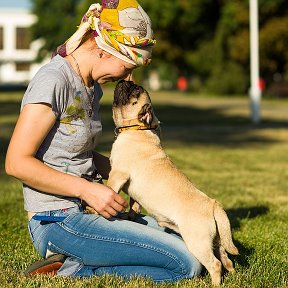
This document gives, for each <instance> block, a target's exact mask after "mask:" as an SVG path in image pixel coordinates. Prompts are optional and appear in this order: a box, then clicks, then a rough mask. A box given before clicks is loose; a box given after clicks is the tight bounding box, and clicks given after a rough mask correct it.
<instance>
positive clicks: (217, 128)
mask: <svg viewBox="0 0 288 288" xmlns="http://www.w3.org/2000/svg"><path fill="white" fill-rule="evenodd" d="M0 104H1V105H0V118H2V117H3V118H2V119H5V117H6V116H12V115H18V114H19V110H20V101H13V100H11V101H10V100H9V101H2V102H1V103H0ZM222 106H223V107H222ZM222 106H221V107H218V108H217V107H216V108H199V107H197V108H195V107H193V106H184V105H183V106H179V105H177V106H175V105H159V104H156V105H154V110H155V113H156V115H157V117H158V118H159V120H160V121H161V123H162V125H161V129H162V137H161V138H162V141H163V143H164V144H167V143H169V144H171V145H177V146H180V147H181V146H183V145H199V144H200V145H201V144H203V145H206V144H207V145H217V146H227V147H231V146H233V147H237V146H245V145H250V144H257V143H262V144H265V143H267V144H269V143H275V142H278V141H280V140H279V139H277V138H276V137H273V136H271V135H265V136H264V135H263V134H261V135H259V133H254V132H255V130H256V129H257V131H259V129H260V130H261V129H265V128H274V129H278V128H283V127H285V128H287V126H288V125H287V123H286V122H285V121H281V120H267V119H266V120H265V119H263V120H262V122H261V124H259V125H253V124H251V121H250V119H248V118H247V117H244V116H243V117H241V116H237V115H227V113H226V110H225V103H224V104H223V105H222ZM227 109H229V108H227ZM100 111H101V118H102V122H103V139H102V141H101V143H100V145H99V146H98V149H99V150H101V151H107V152H109V151H110V149H111V145H112V142H113V140H114V137H113V131H114V123H113V120H112V111H111V105H110V104H102V105H101V110H100ZM225 113H226V114H225ZM0 123H1V122H0ZM12 124H14V123H12ZM5 125H6V124H5ZM8 125H11V123H10V124H7V125H6V126H7V127H8ZM7 127H4V125H2V126H1V127H0V130H2V132H3V131H4V132H3V133H1V131H0V137H1V139H0V141H1V146H2V147H4V150H5V147H6V148H7V143H8V139H10V137H11V135H10V134H11V133H12V132H11V133H10V132H9V131H11V129H7ZM5 130H7V131H8V132H6V133H5ZM2 147H1V148H2ZM2 149H3V148H2Z"/></svg>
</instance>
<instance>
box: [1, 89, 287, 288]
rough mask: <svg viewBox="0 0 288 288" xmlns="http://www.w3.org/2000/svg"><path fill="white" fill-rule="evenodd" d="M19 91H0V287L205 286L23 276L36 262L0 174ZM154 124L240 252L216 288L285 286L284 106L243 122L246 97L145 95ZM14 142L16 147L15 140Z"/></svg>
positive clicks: (103, 147) (15, 194) (8, 182)
mask: <svg viewBox="0 0 288 288" xmlns="http://www.w3.org/2000/svg"><path fill="white" fill-rule="evenodd" d="M106 92H107V93H106V95H105V96H104V97H103V101H102V119H103V122H104V127H103V129H104V133H103V139H102V142H101V144H100V145H99V147H98V151H100V152H103V153H104V154H106V155H109V151H110V149H111V145H112V141H113V123H112V119H111V97H112V96H111V95H112V91H111V89H110V90H109V89H107V91H106ZM21 94H22V93H16V92H13V93H4V92H1V93H0V145H1V146H0V185H1V190H0V235H1V244H0V255H1V256H0V287H5V288H6V287H13V288H14V287H19V288H20V287H53V288H54V287H113V288H114V287H116V288H117V287H118V288H120V287H121V288H122V287H125V288H136V287H139V288H141V287H143V288H144V287H146V288H147V287H149V288H150V287H171V288H172V287H211V281H210V277H209V276H208V275H207V273H204V274H203V276H201V277H200V278H197V279H191V280H187V281H181V282H179V283H175V284H166V285H164V284H162V285H156V284H153V283H152V282H151V281H150V280H147V279H146V280H145V279H143V278H135V279H132V280H130V281H128V282H124V281H123V280H122V279H119V278H115V277H111V276H105V277H100V278H99V277H98V278H96V277H95V278H90V279H71V278H62V277H43V276H42V277H41V276H39V277H35V278H27V277H25V276H23V274H22V272H23V270H24V269H25V268H26V267H27V266H28V265H30V264H31V263H33V262H34V261H36V260H38V259H39V256H38V255H37V253H36V251H35V250H34V248H33V247H32V244H31V242H30V239H29V235H28V231H27V228H26V213H25V211H24V209H23V197H22V191H21V184H20V183H19V182H18V181H17V180H15V179H13V178H10V177H7V176H6V175H5V172H4V159H5V153H6V149H7V145H8V143H9V139H10V136H11V134H12V131H13V127H14V125H15V121H16V119H17V117H18V113H19V107H20V100H21ZM151 97H152V101H153V103H154V109H155V112H156V114H157V116H158V118H159V119H160V120H161V122H162V143H163V146H164V149H165V150H166V152H167V153H168V154H169V156H170V157H171V158H172V160H173V161H174V162H175V164H176V165H177V166H178V167H179V168H180V169H181V170H182V171H183V172H184V173H185V174H186V175H187V176H188V177H189V178H190V179H191V181H192V182H194V183H195V185H196V186H198V187H199V188H200V189H201V190H203V191H205V192H206V193H207V194H208V195H209V196H211V197H214V198H216V199H217V200H219V201H220V202H221V203H222V204H223V206H224V208H225V210H226V211H227V213H228V216H229V218H230V221H231V224H232V228H233V237H234V240H235V244H236V246H237V247H238V248H239V250H240V255H239V256H236V257H233V258H232V259H233V262H234V263H235V266H236V273H234V274H232V275H230V274H229V275H225V277H224V281H223V285H222V286H223V287H241V288H242V287H259V288H260V287H261V288H262V287H271V288H275V287H288V276H287V273H288V261H287V256H288V244H287V242H288V241H287V239H288V237H287V236H288V220H287V219H288V205H287V204H288V197H287V196H288V194H287V191H288V170H287V167H288V166H287V165H288V164H287V160H288V158H287V155H288V145H287V142H288V140H287V139H288V129H287V128H288V101H287V100H281V99H278V100H264V101H263V102H262V112H261V113H262V122H261V124H259V125H253V124H251V123H250V118H249V101H248V99H247V98H244V97H242V98H241V97H238V98H219V97H199V96H195V95H189V94H180V93H172V92H171V93H164V92H159V93H152V95H151ZM19 145H21V143H19Z"/></svg>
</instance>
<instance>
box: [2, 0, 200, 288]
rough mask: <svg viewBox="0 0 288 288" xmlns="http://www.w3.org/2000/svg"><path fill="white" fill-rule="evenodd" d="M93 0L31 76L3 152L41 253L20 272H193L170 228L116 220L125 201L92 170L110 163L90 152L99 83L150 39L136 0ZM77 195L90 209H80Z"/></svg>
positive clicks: (165, 277)
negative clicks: (18, 184) (18, 185)
mask: <svg viewBox="0 0 288 288" xmlns="http://www.w3.org/2000/svg"><path fill="white" fill-rule="evenodd" d="M102 4H103V6H102V7H101V6H100V5H99V4H93V5H91V6H90V8H89V10H88V12H87V13H86V14H85V15H84V17H83V18H82V21H81V24H80V26H79V29H78V30H77V31H76V32H75V33H74V34H73V35H72V37H71V38H70V39H69V40H68V41H67V42H66V43H65V44H64V45H62V46H60V47H58V49H57V51H56V53H55V56H54V57H53V58H52V60H51V62H50V63H49V64H47V65H45V66H44V67H43V68H42V69H40V70H39V72H38V73H37V74H36V76H35V77H34V78H33V79H32V81H31V83H30V84H29V86H28V88H27V91H26V93H25V95H24V97H23V101H22V107H21V113H20V116H19V119H18V121H17V124H16V127H15V130H14V133H13V136H12V138H11V142H10V145H9V148H8V151H7V157H6V172H7V174H9V175H12V176H14V177H16V178H18V179H20V180H21V181H22V182H23V192H24V208H25V209H26V210H27V211H28V219H29V224H28V227H29V231H30V236H31V239H32V241H33V244H34V246H35V248H36V249H37V251H38V252H39V253H40V255H41V256H42V257H45V258H46V260H43V261H41V262H37V263H35V264H34V265H32V266H31V267H30V268H29V269H28V270H27V271H26V274H30V275H33V274H37V273H57V274H58V275H74V276H92V275H103V274H115V275H118V276H122V277H124V278H126V279H127V278H129V277H131V276H134V275H138V276H140V275H142V276H147V277H151V278H152V279H153V280H154V281H156V282H157V281H158V282H161V281H176V280H179V279H183V278H189V277H193V276H195V275H199V273H200V271H201V265H200V264H199V262H198V261H197V259H195V258H194V257H193V256H192V255H191V254H190V253H189V251H188V250H187V248H186V246H185V244H184V242H183V241H182V239H181V238H180V237H179V236H178V235H176V234H175V233H173V232H171V231H170V233H167V232H164V229H163V228H160V227H159V226H158V225H157V223H156V222H155V220H153V219H152V218H150V217H147V216H139V217H138V219H137V220H136V222H137V223H136V222H131V221H128V220H124V219H121V218H120V216H119V215H122V214H121V212H123V211H125V209H126V208H127V203H126V201H125V200H124V199H123V198H122V197H121V196H120V195H118V194H116V193H115V192H114V191H113V190H112V189H110V188H109V187H107V186H105V185H104V184H102V183H101V181H100V182H99V181H97V179H96V178H97V177H98V178H99V174H97V171H98V172H99V173H100V174H101V175H102V177H103V178H104V179H107V177H108V175H109V171H110V164H109V159H108V158H107V157H105V156H103V155H100V154H98V153H96V152H95V151H94V148H95V147H96V145H97V143H98V141H99V138H100V134H101V122H100V116H99V111H98V110H99V100H100V98H101V96H102V91H101V88H100V84H105V83H107V82H110V81H117V80H119V79H126V78H130V76H131V73H132V71H133V69H135V68H136V67H138V66H141V65H146V64H148V63H149V62H150V58H151V50H152V46H153V45H154V43H155V40H153V35H152V34H153V32H152V29H151V24H150V19H149V17H148V16H147V14H146V13H145V12H144V11H143V9H142V8H141V6H140V5H139V4H138V3H137V1H135V0H114V1H111V0H110V1H104V0H103V3H102ZM96 169H97V170H96ZM87 180H88V181H87ZM83 202H86V203H87V204H88V205H89V206H90V207H92V208H93V209H95V210H96V211H97V212H98V215H97V214H85V213H83V206H82V203H83Z"/></svg>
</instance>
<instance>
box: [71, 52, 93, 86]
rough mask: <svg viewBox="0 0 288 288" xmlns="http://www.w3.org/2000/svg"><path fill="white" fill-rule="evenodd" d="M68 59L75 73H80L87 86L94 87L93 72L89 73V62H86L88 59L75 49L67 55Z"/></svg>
mask: <svg viewBox="0 0 288 288" xmlns="http://www.w3.org/2000/svg"><path fill="white" fill-rule="evenodd" d="M66 59H67V61H68V62H69V63H70V65H71V66H72V68H73V70H74V71H75V73H76V74H78V76H79V77H80V78H81V80H82V81H83V82H84V84H85V85H86V86H87V87H92V86H93V84H94V81H93V79H92V77H91V73H89V64H87V65H86V64H85V62H86V61H85V59H84V58H83V57H82V56H81V54H80V53H76V51H74V52H73V53H72V54H70V55H68V56H66Z"/></svg>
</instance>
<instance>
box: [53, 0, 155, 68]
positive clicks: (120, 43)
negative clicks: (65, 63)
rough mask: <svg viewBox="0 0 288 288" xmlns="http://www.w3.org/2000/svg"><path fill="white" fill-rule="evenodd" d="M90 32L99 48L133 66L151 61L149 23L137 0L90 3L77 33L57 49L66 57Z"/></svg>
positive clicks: (151, 33) (108, 0)
mask: <svg viewBox="0 0 288 288" xmlns="http://www.w3.org/2000/svg"><path fill="white" fill-rule="evenodd" d="M89 31H93V34H94V37H95V40H96V43H97V45H98V47H99V48H101V49H103V50H104V51H107V52H108V53H110V54H112V55H114V56H116V57H117V58H120V59H122V60H124V61H126V62H128V63H131V64H133V65H136V66H141V65H147V64H148V63H149V62H150V61H151V55H152V46H154V45H155V43H156V40H154V39H153V31H152V28H151V21H150V19H149V17H148V15H147V14H146V12H145V11H144V10H143V9H142V7H141V6H140V5H139V4H138V2H137V1H136V0H102V6H101V5H100V4H99V3H97V4H92V5H91V6H90V8H89V10H88V11H87V12H86V14H85V15H84V16H83V18H82V20H81V23H80V25H79V27H78V30H77V31H76V32H75V33H74V34H73V35H72V36H71V37H70V38H69V39H68V40H67V41H66V42H65V43H64V44H63V45H61V46H59V47H58V48H57V50H56V53H55V54H59V55H61V56H62V57H65V56H67V55H69V54H71V53H72V52H73V51H74V50H76V49H77V48H78V47H79V45H80V44H81V41H82V39H83V37H84V36H85V34H86V33H87V32H89Z"/></svg>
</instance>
